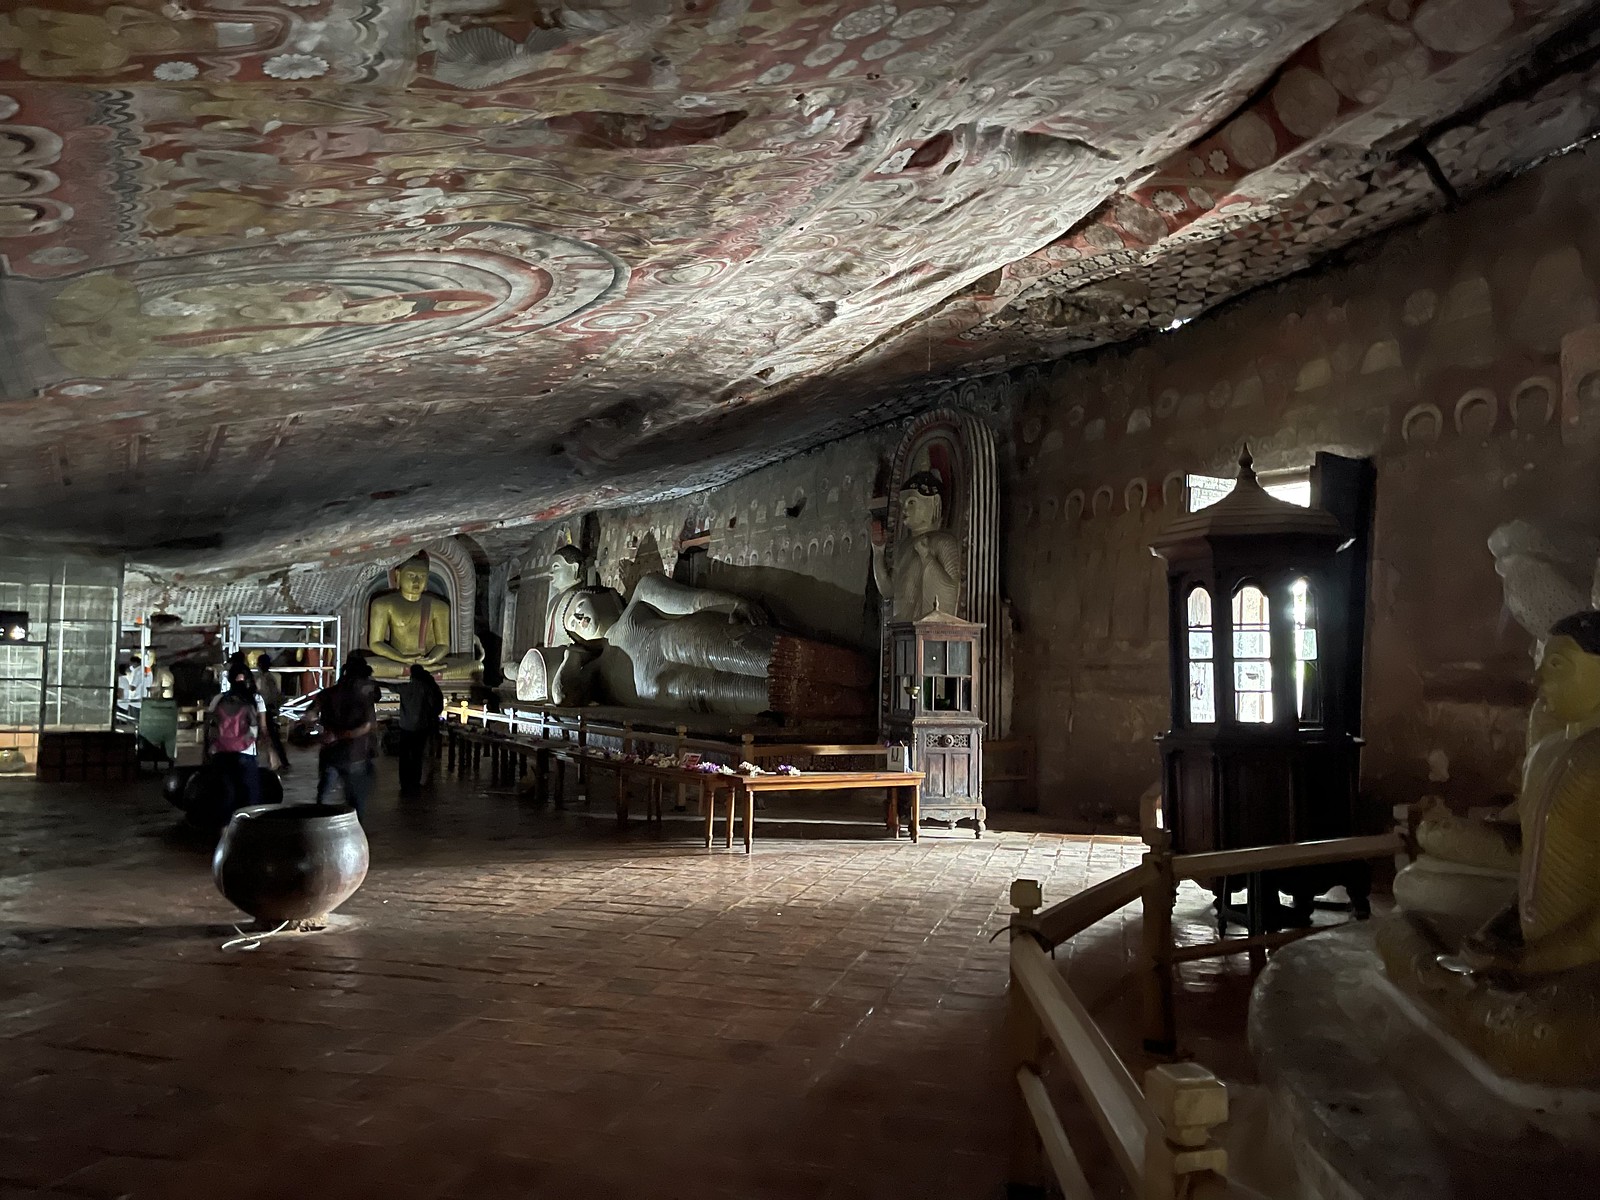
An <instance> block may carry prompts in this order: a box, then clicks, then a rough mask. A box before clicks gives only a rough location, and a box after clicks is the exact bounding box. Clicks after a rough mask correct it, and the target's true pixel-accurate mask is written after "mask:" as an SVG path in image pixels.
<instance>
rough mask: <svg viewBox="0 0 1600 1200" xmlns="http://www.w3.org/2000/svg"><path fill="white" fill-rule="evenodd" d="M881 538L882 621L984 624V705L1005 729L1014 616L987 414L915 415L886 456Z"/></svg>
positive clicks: (995, 730) (996, 730)
mask: <svg viewBox="0 0 1600 1200" xmlns="http://www.w3.org/2000/svg"><path fill="white" fill-rule="evenodd" d="M881 537H882V545H881V547H879V546H875V547H874V551H873V569H874V575H875V577H876V579H877V583H878V590H879V592H880V593H881V595H882V596H883V599H884V619H885V621H915V620H918V619H920V618H923V617H927V616H929V615H931V614H932V613H934V612H935V610H937V611H940V612H944V613H946V614H947V615H949V616H954V617H959V618H961V619H962V620H966V621H973V622H976V623H978V624H980V625H982V626H984V633H983V636H982V638H981V640H980V645H981V647H982V661H983V667H984V669H983V670H982V671H981V672H980V674H979V681H978V689H979V699H978V714H979V715H980V716H981V717H983V718H984V720H985V721H986V722H987V723H988V727H989V734H990V736H991V737H1002V736H1004V733H1005V730H1006V729H1007V728H1008V726H1009V724H1010V715H1009V713H1008V712H1006V705H1005V701H1004V697H1005V692H1006V686H1005V685H1006V675H1007V668H1006V647H1007V640H1008V639H1007V632H1008V629H1009V624H1010V618H1009V615H1008V613H1007V612H1006V608H1005V604H1004V601H1003V600H1002V599H1001V596H1000V488H999V477H998V473H997V470H996V465H995V443H994V431H993V430H992V429H991V428H990V427H989V425H988V424H987V423H986V422H985V421H984V420H983V418H982V417H980V416H978V415H977V414H976V413H973V412H970V411H967V410H965V409H960V408H936V409H933V410H931V411H929V412H926V413H924V414H922V415H921V416H919V417H917V418H916V419H915V420H913V421H912V422H911V424H910V425H909V426H908V427H907V429H906V432H905V434H904V436H902V437H901V439H900V444H899V446H898V447H897V448H896V450H895V454H894V458H893V460H892V462H891V464H890V469H889V491H888V512H887V516H886V519H885V527H884V529H883V530H882V535H881ZM874 540H875V541H877V540H878V539H877V538H875V539H874Z"/></svg>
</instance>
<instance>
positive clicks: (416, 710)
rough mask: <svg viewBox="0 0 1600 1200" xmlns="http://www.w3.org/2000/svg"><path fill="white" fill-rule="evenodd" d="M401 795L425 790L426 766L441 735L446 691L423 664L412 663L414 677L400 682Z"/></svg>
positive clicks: (412, 794)
mask: <svg viewBox="0 0 1600 1200" xmlns="http://www.w3.org/2000/svg"><path fill="white" fill-rule="evenodd" d="M398 691H399V693H400V795H401V796H415V795H417V794H418V793H419V792H421V791H422V767H423V764H424V763H425V762H426V761H427V759H428V755H429V753H430V752H431V751H432V749H433V739H434V738H436V737H437V736H438V735H439V716H440V714H441V713H443V712H444V693H443V692H442V691H440V690H439V685H438V684H437V683H436V682H434V678H433V676H432V675H431V674H429V672H428V669H427V668H426V667H424V666H422V664H420V663H412V664H411V679H410V681H409V682H407V683H403V684H401V685H400V687H399V689H398Z"/></svg>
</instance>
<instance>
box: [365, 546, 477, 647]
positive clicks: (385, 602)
mask: <svg viewBox="0 0 1600 1200" xmlns="http://www.w3.org/2000/svg"><path fill="white" fill-rule="evenodd" d="M428 568H429V560H428V555H427V552H426V551H418V552H417V553H416V554H414V555H413V556H412V557H410V558H408V559H407V560H406V561H405V562H403V563H401V564H400V565H399V566H398V567H396V568H395V584H396V587H395V590H394V591H392V592H384V593H382V594H381V595H378V596H374V597H373V598H372V605H371V608H370V609H369V613H368V621H367V653H368V654H370V655H373V656H374V657H376V658H377V659H380V660H383V661H381V662H377V663H374V667H375V668H376V669H377V673H378V674H380V675H403V674H405V673H406V672H407V671H408V670H410V668H411V666H412V664H416V665H418V666H421V667H423V668H425V669H426V670H428V671H431V672H432V673H433V674H435V675H437V676H439V677H441V678H446V679H456V678H459V679H466V678H468V677H469V676H470V675H471V673H472V672H473V671H474V670H481V669H482V667H483V663H482V661H481V659H480V658H479V657H478V656H476V655H473V654H452V653H451V652H450V601H448V600H446V599H445V598H444V597H443V596H436V595H434V594H432V593H431V592H429V591H428V590H427V588H428ZM389 663H392V664H394V665H393V666H392V667H390V666H387V665H386V664H389Z"/></svg>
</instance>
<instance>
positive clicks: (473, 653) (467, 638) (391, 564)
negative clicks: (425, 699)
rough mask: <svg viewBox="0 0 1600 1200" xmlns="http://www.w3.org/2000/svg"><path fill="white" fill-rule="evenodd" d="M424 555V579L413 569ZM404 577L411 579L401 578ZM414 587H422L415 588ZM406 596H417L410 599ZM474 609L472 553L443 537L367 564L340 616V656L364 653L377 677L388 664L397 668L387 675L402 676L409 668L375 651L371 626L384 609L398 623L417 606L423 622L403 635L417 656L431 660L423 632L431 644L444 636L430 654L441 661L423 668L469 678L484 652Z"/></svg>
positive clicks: (403, 651)
mask: <svg viewBox="0 0 1600 1200" xmlns="http://www.w3.org/2000/svg"><path fill="white" fill-rule="evenodd" d="M424 555H425V556H426V568H425V570H426V575H425V577H424V576H423V574H422V572H421V571H419V570H414V569H413V568H416V567H418V566H420V565H421V563H420V561H419V560H420V558H421V556H424ZM402 575H413V576H415V578H409V579H408V578H402ZM418 583H420V584H421V586H420V587H418V586H416V585H417V584H418ZM409 592H417V593H419V594H418V595H415V596H413V595H409V594H408V593H409ZM476 605H477V571H476V568H475V566H474V564H473V560H472V555H471V553H470V552H469V551H468V550H467V548H466V547H465V546H464V545H462V544H461V542H460V541H459V540H457V539H454V538H445V539H441V540H438V541H432V542H426V543H423V544H420V545H416V546H412V547H408V548H407V549H405V550H400V551H397V552H396V554H395V556H394V558H393V559H391V560H386V561H384V562H377V563H373V564H371V565H370V566H369V567H368V568H367V569H366V570H365V571H364V572H363V573H362V575H361V577H360V579H359V580H358V581H357V583H356V586H355V588H354V589H352V591H351V594H350V599H349V600H347V601H346V602H345V605H344V607H343V609H342V610H341V611H340V614H339V615H340V618H341V627H342V629H343V631H344V646H343V647H342V650H343V653H344V654H345V655H346V656H348V655H349V654H350V653H351V652H352V651H354V650H364V651H367V652H368V657H369V659H370V660H371V662H372V664H373V667H374V669H375V670H376V671H377V673H378V674H380V675H383V674H384V673H385V671H384V669H383V668H384V667H385V664H386V662H389V661H393V662H394V666H395V669H394V670H393V671H390V672H388V673H389V674H397V675H398V674H403V673H404V671H405V670H406V669H408V666H409V664H403V663H400V662H398V660H393V659H392V656H391V655H389V654H385V653H383V651H382V650H379V651H377V652H374V651H373V643H374V635H375V622H376V623H378V624H383V622H382V620H381V618H382V616H383V615H384V610H385V608H386V606H388V607H395V608H396V609H397V612H398V615H399V616H400V617H401V618H402V619H403V618H404V616H405V614H406V613H407V612H410V611H411V609H412V607H413V606H416V615H418V618H419V621H420V622H421V624H420V625H419V626H418V629H417V630H416V631H414V632H411V633H408V634H407V635H406V636H407V637H408V638H412V637H414V638H416V639H417V641H418V645H417V646H416V647H415V648H414V649H415V650H416V652H417V653H419V654H422V655H423V656H424V657H425V658H426V657H429V656H428V653H427V652H428V649H429V647H428V646H426V645H425V644H424V643H426V642H428V641H429V640H430V638H429V636H428V634H427V633H426V630H427V629H428V628H429V627H430V626H431V628H432V629H433V630H434V631H435V635H434V639H433V640H438V641H441V642H442V641H443V639H444V638H445V637H448V644H447V645H441V646H439V647H437V648H436V652H435V653H434V654H433V655H432V656H431V658H433V659H438V660H439V661H438V662H433V661H427V662H424V665H425V666H428V667H429V669H431V670H434V671H435V673H438V674H441V675H442V677H446V678H455V677H456V676H458V675H459V676H461V677H462V678H463V679H464V678H467V677H469V676H470V674H471V669H472V668H473V667H479V668H481V665H482V650H481V648H480V647H479V646H478V644H477V639H476V638H475V636H474V632H473V617H474V613H475V610H476ZM441 606H442V607H443V608H444V609H445V610H446V611H445V612H444V613H440V612H439V608H440V607H441ZM400 610H404V611H400ZM387 634H388V630H387V626H386V627H385V631H384V633H383V634H378V635H377V638H378V641H379V642H384V641H386V635H387ZM412 649H413V648H412V647H410V646H409V644H408V645H406V646H403V647H401V648H400V653H401V655H402V656H406V655H407V654H408V652H409V651H411V650H412Z"/></svg>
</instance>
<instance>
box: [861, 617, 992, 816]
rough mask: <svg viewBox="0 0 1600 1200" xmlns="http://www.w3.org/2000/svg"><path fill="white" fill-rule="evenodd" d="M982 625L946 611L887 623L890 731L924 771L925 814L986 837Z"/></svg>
mask: <svg viewBox="0 0 1600 1200" xmlns="http://www.w3.org/2000/svg"><path fill="white" fill-rule="evenodd" d="M982 632H983V626H982V625H980V624H975V623H974V622H972V621H963V620H960V619H958V618H955V617H947V616H943V615H940V614H935V615H933V616H928V617H924V618H923V619H922V620H920V621H900V622H895V623H893V624H891V625H889V627H888V637H889V662H890V664H891V667H892V672H891V675H890V678H889V682H888V696H887V703H886V706H885V712H884V733H885V735H886V736H887V737H888V739H889V740H890V741H891V742H904V743H905V744H906V746H907V747H908V749H909V751H910V759H911V767H912V769H913V770H917V771H921V772H922V773H923V780H922V797H921V804H922V815H923V817H924V818H925V819H929V820H945V821H949V822H950V823H951V824H952V825H954V824H955V823H956V822H958V821H969V822H971V823H972V826H973V828H974V830H975V831H976V832H977V834H978V835H979V836H982V834H983V829H984V821H985V819H986V816H987V813H986V811H985V809H984V805H983V719H982V718H981V717H979V716H978V715H977V713H976V712H974V711H973V697H974V696H975V695H976V693H977V687H978V639H979V636H980V635H981V634H982Z"/></svg>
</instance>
